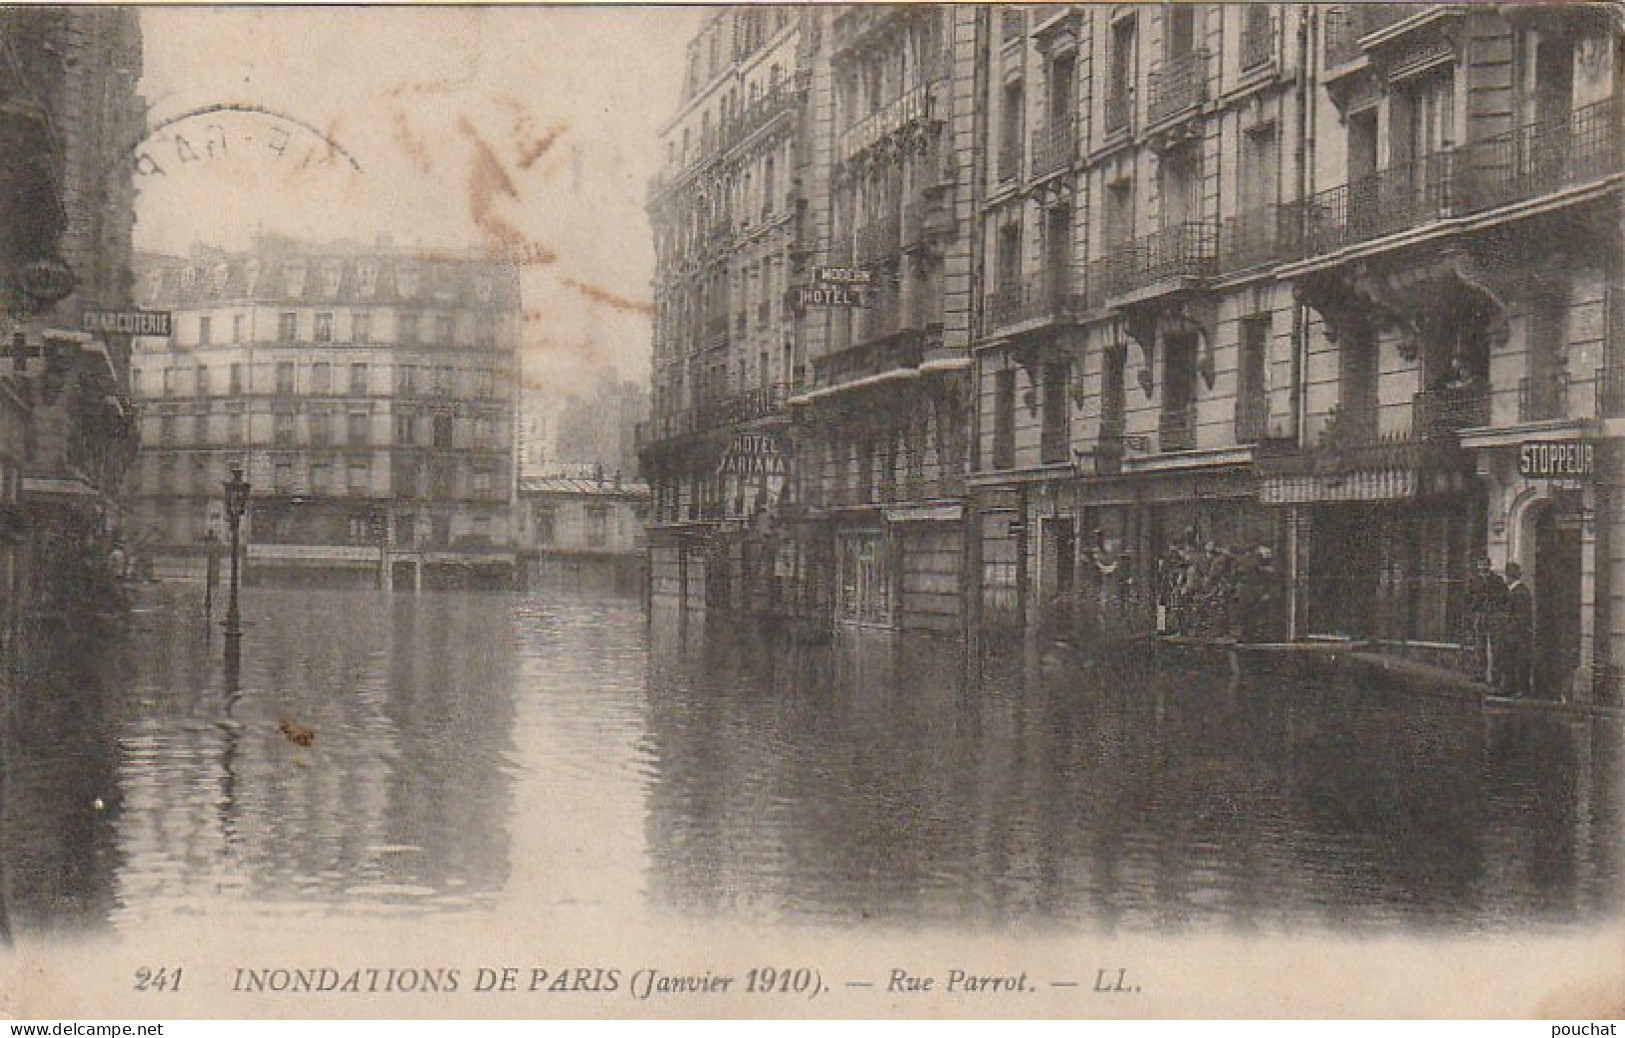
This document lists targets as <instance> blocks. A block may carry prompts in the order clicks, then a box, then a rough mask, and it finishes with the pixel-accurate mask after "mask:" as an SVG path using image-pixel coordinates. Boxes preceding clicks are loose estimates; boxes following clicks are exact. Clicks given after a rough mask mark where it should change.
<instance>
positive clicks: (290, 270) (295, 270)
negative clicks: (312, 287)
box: [282, 260, 305, 296]
mask: <svg viewBox="0 0 1625 1038" xmlns="http://www.w3.org/2000/svg"><path fill="white" fill-rule="evenodd" d="M282 278H283V281H284V282H285V287H286V289H287V293H288V295H290V296H302V295H304V294H305V264H304V262H303V261H302V260H299V261H294V262H291V263H285V264H283V266H282Z"/></svg>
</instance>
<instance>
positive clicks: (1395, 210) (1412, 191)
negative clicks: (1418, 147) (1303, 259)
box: [1304, 152, 1455, 255]
mask: <svg viewBox="0 0 1625 1038" xmlns="http://www.w3.org/2000/svg"><path fill="white" fill-rule="evenodd" d="M1454 159H1455V156H1454V154H1452V153H1449V152H1442V153H1440V154H1437V155H1429V156H1427V157H1426V158H1424V159H1422V160H1420V161H1417V162H1412V163H1408V164H1406V165H1402V166H1394V167H1391V168H1389V169H1383V170H1378V171H1377V172H1375V173H1372V174H1369V175H1368V176H1364V177H1361V178H1360V179H1359V180H1356V181H1354V182H1352V183H1349V184H1343V185H1341V186H1339V187H1334V188H1330V189H1329V190H1326V191H1321V192H1319V193H1317V194H1315V195H1314V196H1313V197H1311V198H1310V199H1309V201H1308V202H1307V203H1306V204H1305V206H1304V244H1305V247H1306V248H1307V250H1308V251H1309V253H1310V254H1311V255H1318V254H1321V253H1327V252H1335V251H1337V250H1338V249H1341V248H1344V247H1345V246H1348V245H1352V244H1354V243H1356V242H1362V241H1368V240H1370V239H1372V238H1379V237H1382V236H1383V235H1387V234H1393V233H1395V232H1397V231H1402V230H1405V229H1407V228H1410V227H1415V226H1416V225H1417V224H1420V223H1423V222H1425V221H1427V220H1431V219H1433V218H1435V217H1437V216H1439V215H1441V214H1443V213H1445V212H1448V211H1449V207H1450V202H1451V199H1452V198H1453V196H1454V184H1453V181H1452V173H1453V171H1454V169H1455V163H1454Z"/></svg>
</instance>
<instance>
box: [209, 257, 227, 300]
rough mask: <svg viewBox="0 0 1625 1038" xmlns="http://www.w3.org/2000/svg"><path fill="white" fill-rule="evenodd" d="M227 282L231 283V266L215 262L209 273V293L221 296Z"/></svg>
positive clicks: (224, 291)
mask: <svg viewBox="0 0 1625 1038" xmlns="http://www.w3.org/2000/svg"><path fill="white" fill-rule="evenodd" d="M229 284H231V268H230V267H229V266H227V265H226V264H224V263H219V264H216V265H215V268H214V270H212V271H211V272H210V274H209V294H210V295H215V296H223V295H225V294H226V287H227V286H228V285H229Z"/></svg>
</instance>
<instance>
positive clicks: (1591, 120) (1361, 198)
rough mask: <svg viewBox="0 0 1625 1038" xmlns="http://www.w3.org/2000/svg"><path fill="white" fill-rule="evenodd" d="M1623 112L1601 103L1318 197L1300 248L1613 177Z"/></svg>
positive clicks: (1615, 104)
mask: <svg viewBox="0 0 1625 1038" xmlns="http://www.w3.org/2000/svg"><path fill="white" fill-rule="evenodd" d="M1622 114H1625V113H1622V111H1621V104H1620V102H1619V101H1618V100H1607V101H1599V102H1597V103H1595V104H1591V105H1587V106H1586V107H1584V108H1579V109H1576V110H1575V111H1573V112H1571V113H1568V114H1566V115H1563V116H1560V117H1558V118H1555V119H1548V120H1545V121H1543V122H1539V123H1534V124H1531V125H1529V126H1526V127H1523V128H1522V129H1520V130H1518V131H1517V132H1515V133H1511V134H1506V135H1503V136H1501V137H1497V138H1494V139H1492V140H1488V141H1480V142H1477V143H1474V144H1468V145H1465V146H1463V147H1460V148H1456V149H1453V150H1451V151H1448V152H1439V153H1437V154H1434V155H1429V156H1426V157H1424V158H1423V159H1420V160H1418V161H1416V162H1412V163H1408V164H1406V165H1402V166H1394V167H1390V168H1388V169H1384V170H1378V171H1377V172H1375V173H1372V174H1370V175H1368V176H1365V177H1361V178H1360V179H1359V180H1356V181H1354V182H1352V183H1349V184H1344V185H1342V186H1340V187H1334V188H1331V189H1329V190H1326V191H1322V192H1319V193H1318V194H1316V195H1314V196H1313V197H1312V198H1310V199H1309V201H1308V202H1307V203H1305V205H1304V214H1303V229H1304V242H1303V246H1304V249H1305V250H1306V251H1307V254H1308V255H1311V256H1313V255H1322V254H1325V253H1328V252H1335V251H1337V250H1338V249H1341V248H1344V247H1346V246H1349V245H1353V244H1356V243H1358V242H1362V241H1369V240H1371V239H1374V238H1380V237H1384V236H1386V235H1389V234H1396V233H1398V232H1400V231H1404V230H1408V229H1410V228H1412V227H1415V226H1417V225H1419V224H1421V223H1425V222H1427V221H1429V220H1433V219H1437V218H1440V217H1445V216H1461V215H1465V214H1469V213H1475V212H1482V211H1484V210H1488V209H1494V208H1497V207H1499V206H1504V205H1509V204H1511V203H1513V202H1519V201H1524V200H1527V199H1531V198H1536V197H1539V196H1541V195H1546V194H1552V193H1554V192H1557V191H1560V190H1563V189H1565V188H1569V187H1574V186H1578V185H1580V184H1584V183H1587V182H1589V181H1592V180H1599V179H1601V178H1603V177H1607V176H1611V175H1614V174H1617V173H1619V171H1620V168H1621V163H1622V160H1625V149H1622V147H1621V140H1622V135H1621V115H1622Z"/></svg>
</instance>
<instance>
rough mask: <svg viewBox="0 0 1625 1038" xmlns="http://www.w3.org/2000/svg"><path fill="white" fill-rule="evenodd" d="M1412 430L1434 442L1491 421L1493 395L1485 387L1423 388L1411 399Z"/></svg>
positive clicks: (1475, 385)
mask: <svg viewBox="0 0 1625 1038" xmlns="http://www.w3.org/2000/svg"><path fill="white" fill-rule="evenodd" d="M1411 414H1412V419H1411V422H1412V424H1411V427H1412V429H1414V430H1415V433H1416V435H1417V436H1419V437H1421V438H1422V439H1425V440H1435V439H1438V438H1440V437H1442V436H1450V435H1454V434H1455V433H1456V432H1457V431H1458V430H1461V429H1474V428H1478V427H1479V426H1484V425H1488V424H1489V422H1490V394H1489V392H1488V390H1487V389H1486V388H1485V387H1484V386H1483V385H1482V384H1473V385H1465V386H1444V387H1440V388H1438V389H1424V390H1422V391H1421V392H1419V393H1417V394H1416V396H1415V397H1413V398H1412V412H1411Z"/></svg>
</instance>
